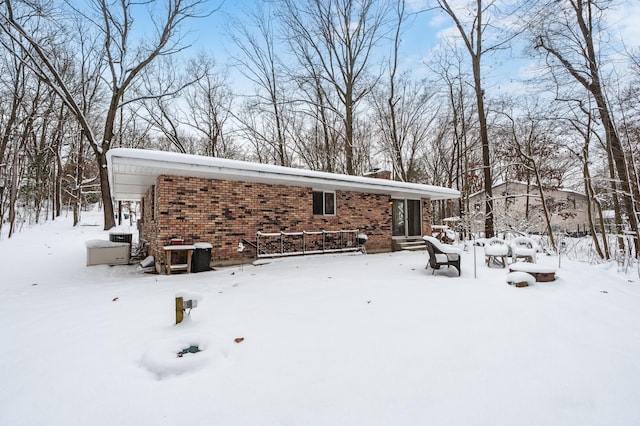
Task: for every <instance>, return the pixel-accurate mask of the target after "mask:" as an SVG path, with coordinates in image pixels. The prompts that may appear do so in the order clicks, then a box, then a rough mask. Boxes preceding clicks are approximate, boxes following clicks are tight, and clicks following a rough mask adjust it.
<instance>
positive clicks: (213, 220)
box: [107, 148, 460, 265]
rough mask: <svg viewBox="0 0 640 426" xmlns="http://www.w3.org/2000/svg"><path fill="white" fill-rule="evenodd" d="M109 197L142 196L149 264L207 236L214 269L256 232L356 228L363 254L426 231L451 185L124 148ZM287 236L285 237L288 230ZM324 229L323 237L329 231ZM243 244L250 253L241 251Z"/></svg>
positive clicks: (452, 193)
mask: <svg viewBox="0 0 640 426" xmlns="http://www.w3.org/2000/svg"><path fill="white" fill-rule="evenodd" d="M107 162H108V169H109V180H110V184H111V191H112V195H113V198H114V200H116V201H117V200H120V201H141V205H142V208H141V210H142V211H141V214H140V215H139V217H140V219H139V221H138V222H139V224H138V227H139V230H140V238H141V239H143V240H145V241H147V242H148V244H149V254H150V255H153V256H154V257H155V259H156V263H157V264H158V263H163V262H164V258H163V256H164V253H163V250H162V247H163V246H164V245H167V244H169V242H170V241H171V239H173V238H181V239H183V240H184V241H185V243H189V244H191V243H196V242H207V243H210V244H211V245H212V246H213V248H212V263H213V264H214V265H222V264H232V263H239V262H240V261H242V260H243V259H245V258H255V257H256V256H257V255H258V252H257V250H256V246H255V243H256V242H257V240H258V238H259V236H260V235H263V234H259V233H264V234H268V233H282V232H284V233H296V232H302V231H308V232H321V231H323V230H324V231H325V232H334V231H338V230H357V232H358V233H361V234H366V235H367V237H368V240H367V243H366V249H367V251H368V252H382V251H391V250H392V249H393V247H394V241H396V242H397V241H399V240H408V239H412V238H414V239H415V238H419V237H421V236H422V235H423V234H430V232H431V213H432V212H431V201H432V200H442V199H450V198H457V197H459V196H460V194H459V192H458V191H456V190H453V189H448V188H443V187H437V186H431V185H422V184H416V183H404V182H397V181H391V180H388V179H378V178H373V177H361V176H349V175H340V174H334V173H326V172H317V171H310V170H303V169H296V168H290V167H280V166H273V165H266V164H259V163H250V162H245V161H237V160H228V159H222V158H215V157H203V156H196V155H188V154H177V153H170V152H162V151H151V150H139V149H128V148H117V149H112V150H110V151H109V152H108V154H107ZM287 235H288V234H287ZM327 235H330V234H327ZM240 242H244V243H248V244H245V246H246V247H247V250H245V251H244V252H239V251H238V245H239V243H240Z"/></svg>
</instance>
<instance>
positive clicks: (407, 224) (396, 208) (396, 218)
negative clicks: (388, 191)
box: [391, 199, 422, 237]
mask: <svg viewBox="0 0 640 426" xmlns="http://www.w3.org/2000/svg"><path fill="white" fill-rule="evenodd" d="M391 203H392V210H391V212H392V214H391V216H392V222H393V225H392V235H393V236H394V237H418V236H421V235H422V214H421V213H422V212H421V203H420V200H406V199H394V200H391Z"/></svg>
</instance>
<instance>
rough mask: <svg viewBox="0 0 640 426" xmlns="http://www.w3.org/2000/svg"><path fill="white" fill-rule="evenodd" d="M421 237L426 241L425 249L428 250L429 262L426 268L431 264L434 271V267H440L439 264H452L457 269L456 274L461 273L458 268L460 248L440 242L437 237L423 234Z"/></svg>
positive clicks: (447, 265)
mask: <svg viewBox="0 0 640 426" xmlns="http://www.w3.org/2000/svg"><path fill="white" fill-rule="evenodd" d="M423 239H424V240H425V242H426V243H427V251H428V252H429V263H428V264H427V268H428V267H429V266H431V268H432V269H433V273H434V274H435V273H436V269H440V267H441V266H446V267H447V268H448V267H449V266H453V267H454V268H456V269H457V270H458V276H460V274H461V273H462V271H461V270H460V255H461V254H462V250H460V249H459V248H456V247H453V246H450V245H448V244H442V243H441V242H440V241H438V239H437V238H434V237H429V236H424V237H423Z"/></svg>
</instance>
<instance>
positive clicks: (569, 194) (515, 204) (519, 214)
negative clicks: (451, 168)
mask: <svg viewBox="0 0 640 426" xmlns="http://www.w3.org/2000/svg"><path fill="white" fill-rule="evenodd" d="M544 195H545V202H546V205H547V210H548V212H549V215H550V218H551V228H552V230H553V231H554V232H580V233H581V232H586V231H588V230H589V225H588V223H589V221H588V215H587V197H586V196H585V195H584V194H581V193H579V192H576V191H572V190H566V189H558V190H552V191H545V193H544ZM493 199H494V201H493V208H494V217H495V223H496V229H497V230H501V229H518V230H522V231H528V232H539V233H545V232H546V231H547V229H546V224H545V220H544V211H543V208H542V199H541V197H540V192H539V191H538V187H537V186H534V185H530V186H529V187H527V184H525V183H520V182H505V183H501V184H499V185H495V186H494V187H493ZM469 206H470V209H471V210H472V211H475V212H478V213H484V207H485V194H484V191H482V192H477V193H475V194H473V195H471V196H470V197H469Z"/></svg>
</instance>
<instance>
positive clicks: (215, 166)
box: [107, 148, 460, 201]
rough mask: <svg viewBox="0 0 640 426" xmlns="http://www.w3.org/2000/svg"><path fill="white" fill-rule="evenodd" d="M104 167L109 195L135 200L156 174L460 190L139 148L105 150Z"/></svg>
mask: <svg viewBox="0 0 640 426" xmlns="http://www.w3.org/2000/svg"><path fill="white" fill-rule="evenodd" d="M107 167H108V170H109V183H110V185H111V194H112V196H113V198H114V200H120V201H138V200H140V199H141V198H142V196H143V195H144V193H145V192H146V191H147V189H149V187H150V186H151V185H155V183H156V179H157V177H158V176H160V175H172V176H190V177H200V178H205V179H220V180H232V181H240V182H254V183H265V184H274V185H289V186H298V187H308V188H313V189H318V190H331V191H333V190H344V191H356V192H368V193H374V194H388V195H389V196H390V197H392V198H431V199H432V200H445V199H452V198H459V197H460V192H458V191H456V190H454V189H450V188H444V187H440V186H432V185H423V184H418V183H406V182H399V181H392V180H388V179H376V178H368V177H361V176H351V175H342V174H336V173H327V172H318V171H313V170H304V169H296V168H292V167H282V166H274V165H270V164H261V163H251V162H247V161H238V160H229V159H224V158H217V157H203V156H199V155H190V154H178V153H173V152H165V151H152V150H143V149H131V148H114V149H111V150H109V151H108V152H107Z"/></svg>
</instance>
